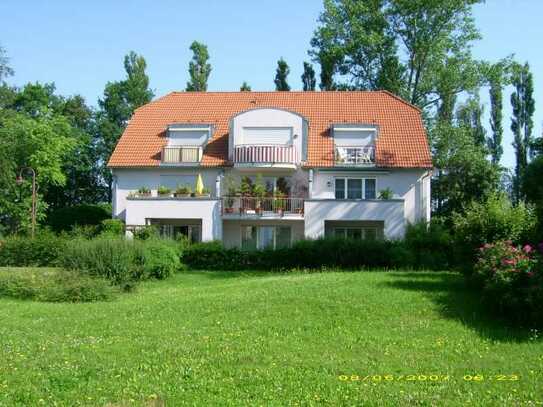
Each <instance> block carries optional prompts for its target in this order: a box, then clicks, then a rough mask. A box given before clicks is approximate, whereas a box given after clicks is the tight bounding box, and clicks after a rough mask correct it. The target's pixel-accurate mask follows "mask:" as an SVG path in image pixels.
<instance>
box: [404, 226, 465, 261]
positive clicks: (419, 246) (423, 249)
mask: <svg viewBox="0 0 543 407" xmlns="http://www.w3.org/2000/svg"><path fill="white" fill-rule="evenodd" d="M405 247H406V248H407V249H408V251H409V252H410V253H411V254H412V255H413V256H414V259H413V264H416V265H417V266H418V267H420V268H423V269H428V270H447V269H450V268H453V267H455V266H457V260H456V258H455V257H454V246H453V240H452V238H451V235H450V233H449V231H448V230H447V229H446V228H445V227H444V226H443V225H442V224H441V223H439V222H438V221H432V222H430V223H425V222H419V223H415V224H410V225H408V226H407V230H406V233H405ZM400 264H401V263H400Z"/></svg>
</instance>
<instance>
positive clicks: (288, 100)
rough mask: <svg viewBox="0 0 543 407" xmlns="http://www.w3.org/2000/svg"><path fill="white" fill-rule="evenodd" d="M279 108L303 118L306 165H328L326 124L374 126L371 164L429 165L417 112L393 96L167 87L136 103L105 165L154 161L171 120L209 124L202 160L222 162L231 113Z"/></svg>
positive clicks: (330, 142) (330, 143)
mask: <svg viewBox="0 0 543 407" xmlns="http://www.w3.org/2000/svg"><path fill="white" fill-rule="evenodd" d="M263 107H271V108H274V107H275V108H282V109H287V110H291V111H294V112H297V113H299V114H300V115H302V116H304V117H305V118H306V119H307V120H308V123H309V133H308V155H307V162H306V166H308V167H329V166H332V165H333V164H334V161H333V140H332V139H331V137H329V130H330V126H331V125H332V124H338V123H364V124H376V125H378V126H379V134H378V138H377V141H376V164H377V166H380V167H396V168H431V166H432V160H431V156H430V149H429V146H428V140H427V137H426V132H425V129H424V125H423V122H422V117H421V112H420V110H419V109H417V108H416V107H414V106H412V105H410V104H409V103H407V102H405V101H404V100H402V99H400V98H399V97H397V96H395V95H393V94H391V93H389V92H385V91H375V92H173V93H170V94H168V95H166V96H164V97H161V98H159V99H157V100H155V101H153V102H151V103H149V104H147V105H144V106H142V107H140V108H139V109H137V110H136V111H135V112H134V115H133V116H132V119H131V120H130V123H129V124H128V126H127V128H126V130H125V131H124V133H123V135H122V136H121V138H120V140H119V142H118V144H117V146H116V148H115V151H114V152H113V154H112V156H111V159H110V160H109V163H108V166H109V167H155V166H158V165H159V164H160V152H161V149H162V147H163V146H164V145H166V141H167V140H166V137H165V135H166V127H167V125H168V124H171V123H195V124H196V123H198V124H201V123H205V124H213V125H214V130H215V131H214V134H213V135H212V138H211V139H210V141H209V143H208V144H207V145H206V147H205V150H204V157H203V160H202V165H203V166H210V167H216V166H227V165H230V164H231V163H229V162H228V128H229V121H230V119H231V118H232V116H234V115H236V114H237V113H239V112H242V111H245V110H249V109H254V108H263Z"/></svg>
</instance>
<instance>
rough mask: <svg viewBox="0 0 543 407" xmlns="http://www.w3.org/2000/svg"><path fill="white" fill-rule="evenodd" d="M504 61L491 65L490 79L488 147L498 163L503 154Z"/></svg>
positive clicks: (495, 162)
mask: <svg viewBox="0 0 543 407" xmlns="http://www.w3.org/2000/svg"><path fill="white" fill-rule="evenodd" d="M504 69H505V66H504V63H503V62H500V63H497V64H494V65H492V66H491V67H490V70H489V73H488V75H487V76H488V77H489V78H488V81H489V84H490V90H489V93H490V127H491V129H492V137H491V138H489V139H488V148H489V150H490V155H491V157H492V162H493V163H494V164H495V165H497V164H499V162H500V159H501V157H502V155H503V147H502V140H503V125H502V120H503V86H504V74H505V72H504Z"/></svg>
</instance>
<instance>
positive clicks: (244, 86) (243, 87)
mask: <svg viewBox="0 0 543 407" xmlns="http://www.w3.org/2000/svg"><path fill="white" fill-rule="evenodd" d="M239 90H240V91H242V92H250V91H251V87H250V86H249V84H248V83H247V82H245V81H243V83H242V84H241V86H240V88H239Z"/></svg>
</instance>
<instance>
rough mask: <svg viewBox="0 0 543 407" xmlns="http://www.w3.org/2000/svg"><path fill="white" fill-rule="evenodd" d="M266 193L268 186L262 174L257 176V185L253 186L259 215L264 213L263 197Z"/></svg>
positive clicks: (256, 210) (256, 209)
mask: <svg viewBox="0 0 543 407" xmlns="http://www.w3.org/2000/svg"><path fill="white" fill-rule="evenodd" d="M265 195H266V187H265V186H264V181H263V179H262V174H258V175H257V176H256V181H255V185H254V187H253V196H254V197H255V198H256V199H255V212H256V213H257V215H260V214H262V199H263V198H264V196H265Z"/></svg>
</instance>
